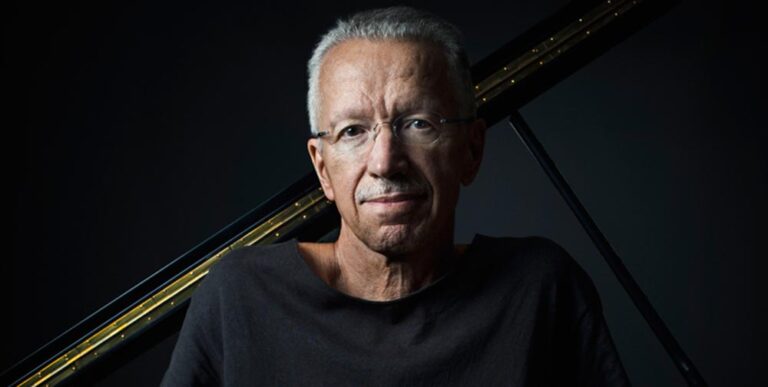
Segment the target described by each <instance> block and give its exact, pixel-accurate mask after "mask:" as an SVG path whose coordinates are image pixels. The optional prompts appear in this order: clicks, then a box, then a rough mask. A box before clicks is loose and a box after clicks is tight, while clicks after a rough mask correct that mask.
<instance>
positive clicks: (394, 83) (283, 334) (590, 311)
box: [163, 7, 628, 386]
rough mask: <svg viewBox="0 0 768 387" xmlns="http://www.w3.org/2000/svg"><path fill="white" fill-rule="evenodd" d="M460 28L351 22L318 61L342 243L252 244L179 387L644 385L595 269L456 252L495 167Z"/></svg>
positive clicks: (208, 289)
mask: <svg viewBox="0 0 768 387" xmlns="http://www.w3.org/2000/svg"><path fill="white" fill-rule="evenodd" d="M471 85H472V84H471V80H470V77H469V69H468V61H467V59H466V54H465V52H464V50H463V48H462V46H461V44H460V34H459V32H458V31H457V30H456V29H455V27H453V26H451V25H449V24H447V23H446V22H444V21H442V20H440V19H438V18H436V17H434V16H432V15H429V14H426V13H423V12H420V11H416V10H414V9H411V8H404V7H397V8H389V9H383V10H374V11H368V12H363V13H360V14H357V15H354V16H352V17H351V18H349V19H347V20H342V21H339V23H338V24H337V26H336V27H335V28H333V29H332V30H331V31H329V32H328V33H327V34H326V35H325V36H324V37H323V38H322V40H321V41H320V43H319V44H318V46H317V47H316V49H315V52H314V55H313V56H312V59H311V60H310V63H309V98H308V109H309V116H310V122H311V126H312V132H313V136H312V138H311V139H310V140H309V141H308V150H309V156H310V158H311V160H312V164H313V166H314V168H315V171H316V172H317V176H318V178H319V179H320V182H321V184H322V188H323V190H324V192H325V195H326V196H327V198H328V199H329V200H331V201H333V202H335V203H336V206H337V207H338V210H339V213H340V214H341V228H340V233H339V237H338V240H337V241H335V242H333V243H298V242H297V241H296V240H292V241H289V242H285V243H280V244H275V245H272V246H269V247H246V248H241V249H237V250H234V251H233V252H231V253H230V254H229V255H227V256H226V257H224V258H223V259H222V260H221V262H219V263H218V264H217V266H216V267H214V268H213V270H212V271H211V272H210V274H209V276H208V278H206V280H205V281H204V282H203V284H202V285H201V287H200V288H199V289H198V290H197V292H196V293H195V296H194V297H193V300H192V304H191V306H190V309H189V311H188V314H187V317H186V320H185V322H184V326H183V328H182V331H181V334H180V337H179V342H178V344H177V346H176V349H175V351H174V354H173V357H172V360H171V365H170V368H169V369H168V371H167V372H166V375H165V378H164V381H163V382H164V384H165V385H208V384H212V385H219V384H223V385H231V386H243V385H307V384H309V385H315V384H323V385H356V386H359V385H439V386H442V385H512V386H533V385H535V386H541V385H546V386H565V385H579V386H602V385H611V386H613V385H627V384H628V382H627V379H626V375H625V373H624V370H623V368H622V366H621V363H620V361H619V359H618V356H617V354H616V351H615V348H614V346H613V344H612V341H611V338H610V335H609V333H608V330H607V328H606V325H605V321H604V318H603V316H602V311H601V306H600V301H599V298H598V296H597V293H596V291H595V289H594V287H593V285H592V283H591V281H590V279H589V278H588V277H587V275H586V274H585V273H584V272H583V271H582V270H581V269H580V268H579V266H578V265H577V264H576V263H575V262H574V261H573V260H572V259H571V258H570V257H569V256H568V254H567V253H566V252H564V251H563V249H561V248H560V247H559V246H557V245H556V244H554V243H553V242H551V241H548V240H546V239H543V238H491V237H486V236H481V235H477V236H475V238H474V240H473V241H472V243H471V244H470V245H469V246H462V245H454V242H453V234H454V218H455V208H456V204H457V201H458V197H459V190H460V187H461V186H462V185H468V184H470V183H471V182H472V180H473V179H474V177H475V175H476V174H477V172H478V169H479V166H480V161H481V159H482V155H483V144H484V139H485V124H484V123H483V122H482V120H478V119H476V118H475V117H474V113H475V106H474V96H473V93H472V88H471Z"/></svg>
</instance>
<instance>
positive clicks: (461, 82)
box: [307, 6, 476, 134]
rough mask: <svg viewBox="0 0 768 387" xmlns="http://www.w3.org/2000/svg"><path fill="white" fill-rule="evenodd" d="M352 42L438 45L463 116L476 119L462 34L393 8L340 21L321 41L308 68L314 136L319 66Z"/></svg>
mask: <svg viewBox="0 0 768 387" xmlns="http://www.w3.org/2000/svg"><path fill="white" fill-rule="evenodd" d="M351 39H368V40H382V39H393V40H410V41H420V42H429V43H433V44H436V45H437V46H438V47H439V48H440V49H441V51H442V52H443V53H444V54H445V58H446V62H447V64H448V70H449V76H450V77H451V78H452V79H453V81H454V84H455V90H456V96H457V98H458V102H459V106H460V110H461V114H464V115H468V116H474V115H475V110H476V105H475V96H474V93H473V91H472V77H471V75H470V71H469V59H468V57H467V53H466V51H465V50H464V44H463V36H462V34H461V31H459V29H458V28H456V27H455V26H454V25H452V24H450V23H448V22H447V21H445V20H443V19H441V18H439V17H437V16H435V15H433V14H431V13H428V12H425V11H421V10H417V9H414V8H411V7H404V6H399V7H390V8H382V9H374V10H369V11H363V12H360V13H356V14H354V15H352V16H350V17H349V18H347V19H339V20H338V21H337V22H336V26H335V27H333V28H332V29H331V30H330V31H328V32H327V33H326V34H325V35H323V37H322V38H321V39H320V42H319V43H318V44H317V46H315V51H314V52H313V53H312V58H311V59H310V60H309V63H308V65H307V71H308V73H309V92H308V93H307V112H308V113H309V124H310V126H311V130H312V133H313V134H317V132H318V131H319V129H318V128H317V125H318V122H317V119H318V117H317V110H318V102H319V99H320V95H319V83H320V80H319V75H320V65H321V64H322V61H323V58H324V57H325V54H326V53H328V50H330V49H331V48H332V47H334V46H336V45H337V44H339V43H341V42H344V41H346V40H351Z"/></svg>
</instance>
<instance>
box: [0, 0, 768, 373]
mask: <svg viewBox="0 0 768 387" xmlns="http://www.w3.org/2000/svg"><path fill="white" fill-rule="evenodd" d="M406 3H409V4H413V5H416V6H419V7H422V8H425V9H428V10H432V11H434V12H436V13H438V14H440V15H442V16H444V17H445V18H447V19H448V20H450V21H452V22H454V23H456V24H457V25H458V26H459V27H460V28H461V29H462V30H463V31H464V32H465V34H466V38H467V45H468V49H469V51H470V55H471V57H472V58H473V60H478V59H479V58H482V57H483V56H484V55H486V54H488V53H490V52H491V51H492V50H493V49H494V48H495V47H497V46H499V45H501V44H502V43H504V42H506V41H507V40H509V39H511V38H512V37H514V36H516V35H517V34H519V33H521V32H522V31H524V30H525V29H526V28H528V27H530V26H531V25H533V24H534V23H535V22H537V21H539V20H541V19H542V18H544V17H545V16H547V15H549V14H550V13H551V12H553V11H555V10H556V9H558V8H559V7H560V6H561V5H563V4H564V1H555V0H550V1H509V2H507V3H505V4H499V2H497V1H487V0H474V1H471V2H455V3H450V4H449V3H445V2H442V1H421V2H406ZM385 4H390V3H388V2H369V3H363V2H352V1H349V2H337V3H335V4H329V3H328V2H320V3H315V2H304V3H297V2H288V1H282V2H278V1H266V2H253V1H251V2H245V1H241V2H217V3H215V4H214V3H212V2H211V3H209V4H188V3H187V2H176V3H171V2H162V3H161V2H155V1H137V2H99V3H94V4H86V3H83V2H48V3H44V2H19V3H17V4H15V5H11V6H10V7H9V8H7V12H4V15H3V16H2V17H3V19H4V22H3V29H4V34H3V36H4V38H3V39H4V48H3V65H4V70H3V73H4V78H5V79H6V82H4V84H5V85H6V87H3V89H4V94H6V96H7V97H10V98H9V100H10V101H9V102H10V103H7V104H6V106H5V107H6V109H4V110H6V114H5V115H4V118H3V127H4V130H3V132H4V135H5V136H6V139H5V141H4V147H3V148H4V149H5V150H6V151H5V152H4V163H3V164H4V165H5V171H6V173H5V181H6V183H8V184H7V186H8V187H10V188H11V189H10V191H11V194H12V199H11V200H12V205H11V206H12V208H13V215H12V221H11V225H12V234H11V243H10V246H11V254H10V256H7V257H6V258H5V259H4V262H5V264H4V265H3V279H4V281H3V282H4V283H5V285H6V286H9V287H10V290H9V291H8V292H6V294H10V299H11V309H10V313H8V314H6V319H9V320H10V322H11V330H10V334H7V335H5V336H6V337H5V339H4V340H3V341H4V343H3V345H2V347H3V350H2V352H3V353H2V364H0V366H2V367H3V368H5V367H6V366H8V365H10V364H12V363H13V362H15V361H17V360H19V359H20V358H21V357H23V356H24V355H26V354H27V353H29V352H31V351H32V350H34V349H35V348H37V347H39V346H40V345H42V344H44V343H45V342H46V341H47V340H49V339H51V338H53V337H54V336H55V335H57V334H58V333H60V332H62V331H63V330H64V329H65V328H67V327H69V326H71V325H72V324H74V323H75V322H77V321H79V320H80V319H82V318H84V317H85V316H87V315H88V314H89V313H91V312H93V311H94V310H95V309H97V308H98V307H100V306H101V305H103V304H105V303H106V302H108V301H109V300H111V299H112V298H114V297H116V296H117V295H119V294H120V293H121V292H122V291H124V290H126V289H128V288H129V287H130V286H131V285H133V284H134V283H136V282H138V281H139V280H141V279H142V278H144V277H145V276H147V275H149V274H150V273H152V272H153V271H155V270H156V269H158V268H160V267H161V266H163V265H164V264H165V263H166V262H168V261H170V260H171V259H172V258H175V257H176V256H178V255H180V254H182V253H183V252H185V251H186V250H187V249H188V248H190V247H192V246H193V245H195V244H196V243H198V242H200V241H202V240H203V239H204V238H206V237H207V236H209V235H210V234H212V233H213V232H215V231H216V230H218V229H219V228H220V227H222V226H224V225H226V224H227V223H229V222H230V221H232V220H234V219H235V218H237V217H238V216H239V215H241V214H243V213H244V212H245V211H246V210H248V209H250V208H252V207H254V206H256V205H257V204H259V203H260V202H261V201H263V200H265V199H266V198H268V197H269V196H270V195H271V194H273V193H274V192H276V191H277V190H279V189H282V188H284V187H285V186H287V185H288V184H289V183H291V182H292V181H294V180H295V179H297V178H298V177H300V176H301V175H302V174H303V173H304V172H306V171H308V170H309V168H310V164H309V159H308V157H307V156H306V151H305V145H304V141H305V139H306V137H307V133H308V130H307V124H306V120H307V119H306V112H305V108H304V106H305V92H306V86H305V83H306V80H305V63H306V60H307V59H308V57H309V55H310V51H311V49H312V46H313V44H314V43H315V41H316V39H317V37H318V35H319V34H320V33H322V32H323V31H325V30H326V29H328V28H329V27H330V26H331V25H332V23H333V21H334V20H335V18H336V17H337V16H340V15H345V14H348V13H350V12H352V11H356V10H359V9H363V8H369V7H373V6H380V5H385ZM742 7H743V5H738V4H737V3H736V2H727V3H723V4H720V3H713V2H708V3H706V4H699V3H698V2H695V1H685V2H683V3H682V4H680V5H678V6H677V7H675V8H674V9H672V10H671V11H670V12H668V13H667V14H665V15H664V16H663V17H661V18H660V19H658V20H656V21H654V22H653V23H652V24H651V25H649V26H648V27H646V28H645V29H644V30H642V31H640V32H639V33H637V34H635V35H634V36H632V37H630V38H629V39H628V40H627V41H625V42H624V43H622V44H621V45H620V46H618V47H616V48H614V49H612V50H611V51H609V52H608V53H607V54H606V55H604V56H603V57H601V58H599V59H597V60H595V61H594V62H592V63H591V64H590V65H588V66H587V67H586V68H584V69H583V70H581V71H579V72H577V73H576V74H574V75H573V76H571V77H569V78H568V79H567V80H565V81H564V82H562V83H560V84H559V85H557V86H556V87H555V88H553V89H552V90H550V91H548V92H547V93H545V94H543V95H542V96H540V97H538V98H537V99H536V100H534V101H533V102H531V103H530V104H528V105H527V106H526V107H525V108H524V109H523V110H522V112H523V114H524V116H525V117H526V118H527V119H528V120H529V123H530V124H531V126H532V127H533V129H534V130H535V131H536V132H537V134H538V135H539V136H540V139H541V140H542V142H543V143H544V145H545V146H546V147H547V148H548V150H549V151H550V152H551V154H552V157H553V158H554V159H555V161H556V162H558V164H559V166H560V167H561V169H562V171H563V173H564V175H565V176H566V178H567V179H568V180H569V181H570V183H571V184H572V185H573V188H574V189H575V191H576V192H577V193H578V194H579V195H580V197H581V199H582V200H583V201H584V204H585V205H586V207H587V208H588V209H589V210H590V211H591V212H592V215H593V216H594V217H595V220H596V221H597V223H598V224H599V225H600V226H601V227H602V228H603V230H604V232H605V233H606V235H607V237H608V238H609V240H611V241H612V244H613V246H614V247H615V248H616V250H617V251H618V252H619V254H620V255H622V256H623V258H624V259H625V261H626V264H627V266H628V267H629V269H630V270H631V271H632V273H633V274H634V275H635V276H636V278H637V280H638V282H639V283H640V285H641V286H642V287H643V288H644V289H645V290H646V292H647V294H648V296H649V298H650V299H651V301H652V302H653V303H654V304H655V305H656V307H657V309H658V310H659V313H660V314H661V315H662V316H663V317H664V318H665V320H666V321H667V323H668V325H669V326H670V328H671V330H672V331H673V333H675V335H676V336H677V338H678V340H679V341H680V342H681V344H682V345H683V347H684V348H685V349H686V350H687V351H688V352H689V355H690V356H691V358H692V359H693V361H694V362H695V363H696V364H697V365H698V367H699V369H700V370H701V372H702V373H703V375H704V376H705V378H707V379H708V381H709V382H710V383H711V384H712V385H755V386H757V385H766V384H768V378H766V376H765V373H763V372H759V371H761V369H760V368H762V367H763V364H764V362H765V360H766V359H767V358H768V356H766V349H765V345H766V343H768V341H767V340H766V334H767V333H768V329H766V328H765V327H766V326H768V317H767V314H766V302H765V301H763V299H762V297H763V295H764V294H766V290H768V284H767V282H768V281H766V280H765V279H764V277H765V274H764V273H766V263H765V261H764V258H765V257H766V248H765V246H764V245H763V244H761V243H760V242H762V239H763V238H764V236H765V232H766V226H765V222H764V219H765V216H766V214H767V211H766V204H765V197H766V191H767V190H766V185H767V184H766V182H767V181H768V179H766V177H768V174H767V173H766V172H767V171H768V165H767V163H766V161H767V160H768V157H767V156H766V154H765V152H764V150H763V148H764V147H765V145H766V132H765V129H766V128H765V124H764V122H765V121H764V119H763V117H762V114H761V113H763V111H764V110H765V106H766V103H765V102H766V96H765V92H764V87H765V86H766V82H765V76H764V74H763V73H762V71H763V68H764V67H765V64H766V63H765V62H766V61H765V60H764V59H763V53H762V51H763V50H764V48H765V44H764V38H765V36H764V34H762V33H761V32H762V26H761V25H760V24H761V23H762V22H763V21H762V20H759V19H758V15H759V13H758V12H757V10H756V9H744V8H742ZM486 152H487V153H486V159H485V161H484V166H483V168H482V170H481V172H480V175H479V178H478V180H477V181H476V183H475V184H474V185H473V186H471V187H470V188H469V189H467V190H465V192H464V193H463V196H462V199H461V203H460V208H459V211H458V227H457V231H456V236H457V240H459V241H468V240H469V239H470V238H471V236H472V235H473V233H475V232H480V233H483V234H487V235H529V234H539V235H545V236H548V237H550V238H552V239H554V240H556V241H558V242H559V243H560V244H562V245H563V246H564V247H565V248H566V249H567V250H569V251H570V252H571V254H572V255H573V256H574V257H575V258H576V259H577V260H578V261H579V262H580V263H581V264H582V266H584V267H585V268H586V269H587V271H588V272H589V273H590V274H591V275H592V277H593V279H594V281H595V282H596V284H597V286H598V288H599V290H600V292H601V295H602V298H603V301H604V304H605V313H606V316H607V319H608V322H609V325H610V328H611V331H612V334H613V336H614V338H615V341H616V343H617V345H618V347H619V351H620V353H621V355H622V358H623V360H624V363H625V365H626V367H627V370H628V372H629V374H630V377H631V378H632V380H633V381H634V382H635V384H636V385H639V386H650V385H653V386H672V385H680V384H682V378H681V377H680V376H679V375H678V374H677V372H676V370H675V369H674V368H673V366H672V363H671V362H670V361H669V360H668V358H667V357H666V355H665V353H664V352H663V349H662V348H661V346H660V344H658V343H657V342H656V340H655V339H654V338H653V336H652V334H651V332H650V330H649V329H648V328H647V326H646V325H645V323H644V322H643V321H642V319H641V317H640V315H639V314H638V313H637V312H636V311H635V310H634V309H633V307H632V306H631V305H630V302H629V299H628V298H627V297H626V296H625V294H624V293H623V291H622V290H621V289H620V287H619V285H618V283H617V282H616V280H615V279H614V278H613V276H612V274H611V273H610V272H609V270H608V268H607V267H606V265H605V264H604V263H603V262H602V259H601V258H600V257H599V255H598V253H597V251H596V250H595V249H594V248H593V247H592V246H591V244H590V242H589V241H588V238H587V237H586V235H585V234H584V233H583V232H582V230H581V229H580V228H579V226H578V224H577V223H576V221H575V219H574V218H573V217H572V215H571V214H570V213H569V211H568V210H567V208H566V206H565V205H564V203H562V202H561V200H560V199H559V198H558V196H557V195H556V193H555V191H554V189H553V188H552V187H551V186H550V184H549V182H548V181H547V180H546V178H545V176H544V175H543V173H542V172H541V171H540V170H539V169H538V167H537V165H536V164H535V162H534V161H533V160H532V159H531V157H530V156H529V155H528V154H527V152H526V151H525V149H524V147H523V146H522V145H521V144H520V142H519V141H518V140H517V138H515V136H514V134H513V133H512V131H511V130H510V129H509V128H508V127H507V126H505V125H497V126H495V127H493V128H492V129H491V131H490V133H489V141H488V146H487V150H486ZM9 278H10V281H9V280H8V279H9ZM6 310H7V309H6ZM172 346H173V340H172V339H169V340H166V341H165V342H163V343H162V344H161V345H159V346H157V347H156V348H154V349H153V350H151V351H150V352H148V353H146V354H145V355H144V356H142V357H140V358H139V359H137V360H135V361H133V362H131V363H128V364H126V365H125V366H124V367H123V368H122V369H120V370H118V371H117V372H116V373H115V374H113V375H111V376H110V377H109V378H108V379H106V380H105V381H104V382H103V385H110V386H111V385H137V384H140V385H144V384H150V385H151V384H154V383H156V382H157V381H158V380H159V377H160V375H161V374H162V372H163V370H164V367H165V366H166V364H167V362H168V358H169V356H170V351H171V349H172Z"/></svg>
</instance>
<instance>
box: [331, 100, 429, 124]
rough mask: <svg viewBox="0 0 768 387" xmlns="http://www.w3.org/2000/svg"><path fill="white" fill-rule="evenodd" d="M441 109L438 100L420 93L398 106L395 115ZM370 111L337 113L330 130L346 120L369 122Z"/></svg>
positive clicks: (353, 108)
mask: <svg viewBox="0 0 768 387" xmlns="http://www.w3.org/2000/svg"><path fill="white" fill-rule="evenodd" d="M439 107H440V103H438V102H437V98H434V96H433V95H429V94H428V93H420V94H419V95H418V96H416V98H412V99H410V101H408V102H406V103H404V104H398V105H396V107H395V109H394V111H395V115H396V116H397V115H400V114H403V113H410V112H413V111H418V110H429V111H436V110H437V109H438V108H439ZM369 112H370V109H367V108H359V107H349V108H346V109H343V110H341V111H340V112H337V113H336V114H334V115H333V116H332V117H331V120H330V127H329V128H328V129H329V130H333V128H335V127H336V125H338V124H339V122H341V121H345V120H367V119H370V118H371V115H370V114H369Z"/></svg>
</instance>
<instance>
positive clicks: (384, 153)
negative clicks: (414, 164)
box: [367, 122, 408, 177]
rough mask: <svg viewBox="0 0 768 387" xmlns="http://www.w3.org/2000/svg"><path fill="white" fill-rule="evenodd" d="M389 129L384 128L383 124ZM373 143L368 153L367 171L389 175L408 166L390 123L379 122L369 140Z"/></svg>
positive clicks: (401, 171)
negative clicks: (376, 129)
mask: <svg viewBox="0 0 768 387" xmlns="http://www.w3.org/2000/svg"><path fill="white" fill-rule="evenodd" d="M385 125H386V126H388V127H389V129H384V126H385ZM371 141H372V142H373V145H372V146H371V150H370V152H369V153H368V160H367V165H368V172H369V173H370V174H371V175H374V176H377V177H391V176H394V175H397V174H398V173H403V172H405V171H406V169H407V168H408V159H407V157H406V156H407V155H406V153H405V151H404V149H403V146H402V144H401V143H400V141H398V139H397V137H395V135H394V131H393V130H392V125H390V124H389V123H386V122H382V123H379V127H378V131H377V132H376V133H375V134H374V137H373V139H372V140H371Z"/></svg>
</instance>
